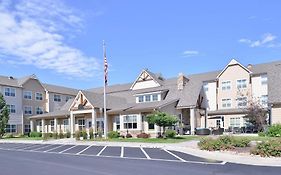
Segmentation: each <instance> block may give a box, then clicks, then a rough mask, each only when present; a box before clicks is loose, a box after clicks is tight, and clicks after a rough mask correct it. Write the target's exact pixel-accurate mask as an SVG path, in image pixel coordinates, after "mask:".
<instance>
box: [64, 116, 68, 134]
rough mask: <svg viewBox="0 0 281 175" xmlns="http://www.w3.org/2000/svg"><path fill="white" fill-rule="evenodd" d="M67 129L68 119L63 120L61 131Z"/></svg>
mask: <svg viewBox="0 0 281 175" xmlns="http://www.w3.org/2000/svg"><path fill="white" fill-rule="evenodd" d="M67 131H68V119H64V120H63V132H67Z"/></svg>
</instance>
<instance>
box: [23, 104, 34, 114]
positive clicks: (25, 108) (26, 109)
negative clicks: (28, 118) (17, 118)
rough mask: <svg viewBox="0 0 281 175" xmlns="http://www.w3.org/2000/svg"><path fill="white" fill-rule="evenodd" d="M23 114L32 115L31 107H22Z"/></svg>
mask: <svg viewBox="0 0 281 175" xmlns="http://www.w3.org/2000/svg"><path fill="white" fill-rule="evenodd" d="M24 114H25V115H32V107H31V106H25V107H24Z"/></svg>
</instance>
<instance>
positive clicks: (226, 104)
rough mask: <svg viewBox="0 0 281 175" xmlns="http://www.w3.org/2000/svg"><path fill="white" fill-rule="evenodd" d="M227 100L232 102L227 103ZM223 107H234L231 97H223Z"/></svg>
mask: <svg viewBox="0 0 281 175" xmlns="http://www.w3.org/2000/svg"><path fill="white" fill-rule="evenodd" d="M224 101H226V102H224ZM227 102H230V103H227ZM224 104H225V106H224ZM228 104H230V105H228ZM221 107H222V108H231V107H232V100H231V98H223V99H221Z"/></svg>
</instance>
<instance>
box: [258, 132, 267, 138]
mask: <svg viewBox="0 0 281 175" xmlns="http://www.w3.org/2000/svg"><path fill="white" fill-rule="evenodd" d="M258 135H259V136H260V137H265V136H266V132H264V131H263V132H259V133H258Z"/></svg>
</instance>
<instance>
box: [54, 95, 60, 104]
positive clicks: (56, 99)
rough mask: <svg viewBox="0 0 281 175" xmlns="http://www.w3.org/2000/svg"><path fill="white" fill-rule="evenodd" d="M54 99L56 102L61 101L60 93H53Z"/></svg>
mask: <svg viewBox="0 0 281 175" xmlns="http://www.w3.org/2000/svg"><path fill="white" fill-rule="evenodd" d="M54 101H56V102H61V97H60V95H57V94H55V95H54Z"/></svg>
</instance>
